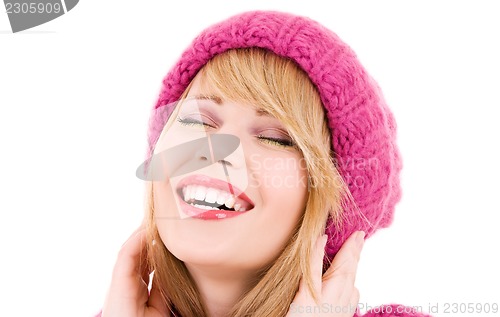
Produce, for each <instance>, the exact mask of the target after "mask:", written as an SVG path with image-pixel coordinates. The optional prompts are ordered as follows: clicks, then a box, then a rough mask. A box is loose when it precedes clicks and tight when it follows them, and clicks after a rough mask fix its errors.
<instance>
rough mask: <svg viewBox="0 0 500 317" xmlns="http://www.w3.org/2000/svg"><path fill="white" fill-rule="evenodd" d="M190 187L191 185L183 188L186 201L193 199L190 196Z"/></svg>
mask: <svg viewBox="0 0 500 317" xmlns="http://www.w3.org/2000/svg"><path fill="white" fill-rule="evenodd" d="M189 189H190V187H189V186H186V187H184V188H183V189H182V194H183V195H184V200H185V201H188V200H189V199H191V196H190V191H189Z"/></svg>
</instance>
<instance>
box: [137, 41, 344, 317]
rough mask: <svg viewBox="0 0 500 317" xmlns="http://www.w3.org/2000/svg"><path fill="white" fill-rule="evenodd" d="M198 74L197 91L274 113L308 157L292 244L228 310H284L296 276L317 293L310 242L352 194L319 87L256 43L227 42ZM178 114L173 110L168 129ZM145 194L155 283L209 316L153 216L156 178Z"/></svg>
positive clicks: (336, 220) (171, 302) (262, 313)
mask: <svg viewBox="0 0 500 317" xmlns="http://www.w3.org/2000/svg"><path fill="white" fill-rule="evenodd" d="M197 77H200V78H201V80H202V81H201V89H202V90H203V87H210V92H211V93H217V94H218V95H219V96H220V97H222V98H223V99H225V100H231V101H236V102H237V101H244V102H245V103H250V104H253V105H255V106H257V107H258V108H260V109H263V110H265V111H267V112H268V113H270V114H271V115H272V116H274V117H276V118H277V119H279V120H280V121H281V122H282V123H283V125H284V126H285V127H286V128H287V129H288V132H289V133H290V135H291V137H292V138H293V140H294V142H295V143H296V145H297V147H298V149H299V150H300V152H301V154H302V157H303V160H304V161H305V163H306V167H307V171H308V175H309V180H310V182H309V188H308V190H309V191H308V199H307V204H306V207H305V210H304V213H303V215H302V217H301V219H300V220H299V222H298V223H297V226H296V228H295V229H294V231H293V232H292V233H291V239H290V241H289V243H288V244H287V245H286V247H285V248H284V250H283V251H282V253H281V255H280V256H279V257H278V258H277V259H276V260H275V261H274V262H273V263H270V264H269V265H268V266H267V267H265V268H262V270H261V272H259V279H258V280H256V281H255V282H254V286H253V288H251V289H250V290H249V291H248V292H247V293H245V294H243V296H242V297H241V298H240V300H239V301H238V303H237V304H236V305H235V306H234V307H233V309H232V311H231V312H230V313H229V314H228V317H240V316H258V317H266V316H269V317H276V316H285V314H286V313H287V312H288V310H289V308H290V304H291V303H292V300H293V298H294V296H295V294H296V292H297V290H298V286H299V282H300V279H301V278H304V279H305V281H306V285H307V286H308V287H309V290H310V291H311V293H312V294H313V295H314V297H315V299H318V297H317V296H318V295H319V294H314V291H313V288H312V279H311V274H310V272H311V268H310V258H311V253H312V248H313V246H314V243H315V242H316V240H317V238H318V237H319V236H320V235H322V234H323V233H324V231H325V225H326V221H327V219H328V217H331V219H332V220H333V221H332V222H333V224H334V225H336V226H340V224H341V222H342V215H343V214H342V211H343V206H344V203H345V199H349V198H351V199H352V197H351V196H350V193H349V190H348V188H347V186H346V185H345V183H344V182H343V180H342V178H341V177H340V175H339V172H338V171H337V169H336V168H335V165H334V163H333V161H332V157H333V155H332V154H333V151H332V149H331V137H330V130H329V128H328V126H327V123H326V117H325V112H324V109H323V106H322V103H321V99H320V96H319V93H318V91H317V89H316V87H315V86H314V84H313V83H312V82H311V80H310V79H309V77H308V76H307V74H306V73H305V72H304V71H303V70H302V69H301V68H300V67H299V66H298V65H297V64H296V63H295V62H294V61H292V60H290V59H287V58H283V57H280V56H278V55H276V54H274V53H273V52H271V51H268V50H265V49H260V48H244V49H232V50H228V51H226V52H224V53H221V54H219V55H216V56H215V57H214V58H212V59H211V60H210V61H209V62H208V63H207V64H206V65H205V66H204V67H203V68H202V69H201V70H200V71H199V73H198V74H197ZM191 84H192V82H191ZM191 84H190V85H189V86H188V87H187V89H186V90H185V91H184V93H183V95H182V96H181V98H180V100H181V101H182V99H184V98H185V97H186V95H187V93H188V92H189V89H190V88H191ZM177 108H179V107H177ZM175 117H176V111H174V113H172V115H171V116H170V118H169V120H168V122H167V124H166V126H165V129H168V127H169V125H170V124H171V122H172V121H173V118H175ZM146 195H147V196H146V214H145V217H146V219H145V220H146V223H147V227H148V240H149V241H148V244H147V245H148V250H147V256H148V261H149V263H150V265H151V269H152V270H154V272H155V273H154V280H155V282H154V283H157V285H159V286H158V287H159V289H160V291H161V292H162V295H163V297H164V300H165V303H166V304H167V305H168V307H170V309H173V307H175V310H176V311H177V312H178V313H179V314H180V316H183V317H189V316H197V317H204V316H207V312H206V307H205V305H204V303H203V301H202V300H201V296H200V294H199V292H198V289H197V287H196V284H195V282H194V280H193V279H192V277H191V275H190V274H189V272H188V270H187V269H186V267H185V265H184V263H183V262H182V261H180V260H178V259H177V258H176V257H175V256H173V255H172V254H171V253H170V251H169V250H168V249H167V248H166V247H165V245H164V244H163V243H162V241H161V238H160V236H159V233H158V229H157V227H156V222H155V210H154V203H153V202H154V199H153V182H151V183H150V185H149V187H148V189H147V191H146ZM153 240H154V241H155V243H153Z"/></svg>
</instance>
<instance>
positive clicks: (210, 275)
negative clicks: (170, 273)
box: [186, 263, 254, 317]
mask: <svg viewBox="0 0 500 317" xmlns="http://www.w3.org/2000/svg"><path fill="white" fill-rule="evenodd" d="M186 267H187V268H188V270H189V273H190V274H191V276H192V277H193V279H194V281H195V282H196V286H197V287H198V290H199V292H200V295H201V297H202V299H203V300H204V303H205V306H206V308H207V310H208V311H207V313H208V316H209V317H221V316H226V315H227V314H228V313H229V311H230V310H231V308H233V306H234V305H235V304H236V303H237V302H238V300H239V299H240V298H241V296H242V295H243V294H244V293H245V292H247V291H248V290H249V289H250V287H251V286H252V281H254V276H253V274H251V273H249V272H241V271H235V270H231V269H226V268H221V267H220V266H214V267H205V266H197V265H192V264H187V263H186Z"/></svg>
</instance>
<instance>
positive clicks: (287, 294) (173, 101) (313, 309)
mask: <svg viewBox="0 0 500 317" xmlns="http://www.w3.org/2000/svg"><path fill="white" fill-rule="evenodd" d="M395 139H396V124H395V121H394V118H393V115H392V113H391V112H390V110H389V109H388V108H387V106H386V105H385V103H384V100H383V98H382V95H381V93H380V91H379V89H378V87H377V85H376V83H375V82H374V81H373V80H372V79H371V78H370V77H369V75H368V74H367V73H366V71H365V70H364V69H363V67H362V66H361V65H360V64H359V62H358V60H357V58H356V56H355V54H354V53H353V52H352V50H351V49H350V48H349V47H348V46H347V45H345V44H344V43H343V42H342V41H341V40H340V39H339V38H338V37H337V36H336V35H335V34H334V33H332V32H331V31H329V30H327V29H325V28H324V27H323V26H321V25H320V24H318V23H317V22H314V21H312V20H310V19H308V18H304V17H300V16H294V15H291V14H286V13H280V12H269V11H255V12H246V13H243V14H239V15H237V16H234V17H231V18H229V19H228V20H226V21H223V22H221V23H218V24H216V25H214V26H212V27H210V28H208V29H206V30H205V31H204V32H203V33H201V34H200V35H199V36H198V37H197V38H196V39H195V40H194V41H193V43H192V45H191V46H190V47H189V48H188V49H187V50H186V51H185V52H184V53H183V55H182V57H181V59H180V60H179V61H178V63H177V64H176V65H175V66H174V67H173V68H172V70H171V71H170V72H169V74H168V75H167V76H166V78H165V79H164V81H163V88H162V91H161V93H160V96H159V99H158V102H157V104H156V105H155V107H154V109H153V112H152V115H151V120H150V124H149V147H148V151H147V160H146V162H145V164H144V165H143V166H141V168H140V169H139V170H138V176H139V177H141V178H143V179H144V180H146V181H147V182H146V184H147V187H146V188H147V190H146V193H147V198H148V199H147V202H148V203H147V206H146V213H145V218H144V223H143V224H142V225H141V226H140V227H139V228H138V229H137V231H136V232H134V233H133V234H132V236H131V237H130V238H129V240H128V241H127V242H126V243H125V244H124V245H123V246H122V249H121V251H120V253H119V255H118V259H117V262H116V265H115V269H114V271H113V277H112V282H111V286H110V289H109V292H108V296H107V299H106V302H105V305H104V307H103V310H102V316H103V317H113V316H116V317H118V316H120V317H124V316H183V317H187V316H190V317H194V316H195V317H202V316H212V317H213V316H258V317H264V316H270V317H278V316H355V315H356V316H358V312H357V310H356V307H357V304H358V300H359V294H358V291H357V289H356V287H355V285H354V284H355V275H356V268H357V263H358V260H359V256H360V252H361V249H362V246H363V242H364V238H365V237H368V236H370V235H371V234H373V233H374V232H375V230H376V229H377V228H381V227H387V226H388V225H389V224H390V222H391V220H392V214H393V210H394V206H395V204H396V203H397V202H398V201H399V200H400V197H401V190H400V186H399V172H400V170H401V167H402V165H401V160H400V155H399V151H398V149H397V146H396V144H395ZM151 272H154V273H153V275H152V276H153V278H152V282H151V285H150V287H151V289H150V291H148V284H149V282H150V273H151ZM375 314H377V316H421V315H419V314H418V312H409V311H408V310H407V309H404V307H403V306H397V305H391V306H381V307H378V308H377V309H376V311H372V312H368V313H367V314H366V316H375Z"/></svg>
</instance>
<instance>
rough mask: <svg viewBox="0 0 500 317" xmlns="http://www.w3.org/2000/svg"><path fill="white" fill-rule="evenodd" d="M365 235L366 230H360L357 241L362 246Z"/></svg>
mask: <svg viewBox="0 0 500 317" xmlns="http://www.w3.org/2000/svg"><path fill="white" fill-rule="evenodd" d="M365 235H366V233H365V232H364V231H359V232H358V235H357V236H356V243H357V244H358V246H359V247H360V248H361V247H362V246H363V244H364V243H365Z"/></svg>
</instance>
